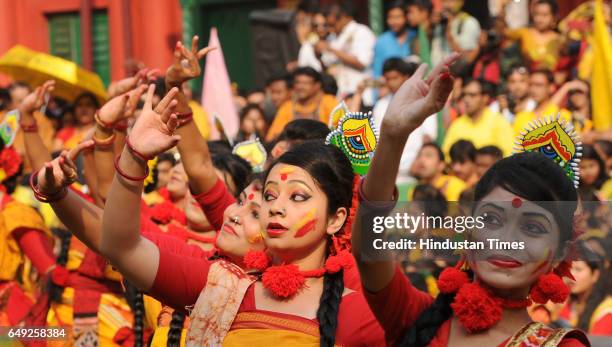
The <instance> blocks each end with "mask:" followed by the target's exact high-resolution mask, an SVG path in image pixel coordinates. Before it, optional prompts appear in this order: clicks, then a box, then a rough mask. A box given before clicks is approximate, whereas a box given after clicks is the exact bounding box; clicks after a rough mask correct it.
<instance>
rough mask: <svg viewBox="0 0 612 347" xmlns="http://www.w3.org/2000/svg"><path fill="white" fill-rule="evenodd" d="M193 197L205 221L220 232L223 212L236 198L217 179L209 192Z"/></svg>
mask: <svg viewBox="0 0 612 347" xmlns="http://www.w3.org/2000/svg"><path fill="white" fill-rule="evenodd" d="M193 197H194V198H195V200H196V201H197V202H198V204H200V207H201V208H202V211H204V214H205V215H206V219H208V222H209V223H210V225H211V226H212V227H213V229H214V230H221V227H222V226H223V212H225V209H226V208H227V207H228V206H230V205H231V204H233V203H235V202H236V198H234V196H233V195H232V194H231V193H230V192H229V190H227V187H226V186H225V183H223V181H222V180H221V179H219V178H217V182H216V183H215V185H214V186H213V187H212V188H211V189H210V190H209V191H207V192H205V193H202V194H198V195H194V196H193Z"/></svg>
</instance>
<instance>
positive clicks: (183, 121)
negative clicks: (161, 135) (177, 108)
mask: <svg viewBox="0 0 612 347" xmlns="http://www.w3.org/2000/svg"><path fill="white" fill-rule="evenodd" d="M192 120H193V115H192V114H191V113H190V114H189V116H186V117H180V118H178V119H177V121H178V124H177V126H176V127H177V128H180V127H182V126H184V125H187V124H188V123H191V121H192Z"/></svg>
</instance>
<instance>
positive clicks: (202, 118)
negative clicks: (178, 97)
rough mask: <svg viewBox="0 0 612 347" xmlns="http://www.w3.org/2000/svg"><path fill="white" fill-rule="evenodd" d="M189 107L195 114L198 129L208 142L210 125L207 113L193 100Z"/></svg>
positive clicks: (194, 119) (194, 118)
mask: <svg viewBox="0 0 612 347" xmlns="http://www.w3.org/2000/svg"><path fill="white" fill-rule="evenodd" d="M189 107H190V108H191V112H193V121H194V122H195V125H196V127H198V130H199V131H200V134H201V135H202V137H203V138H204V139H205V140H208V137H209V136H210V124H209V123H208V115H207V114H206V111H205V110H204V108H202V106H200V104H198V103H197V102H195V101H193V100H191V101H189Z"/></svg>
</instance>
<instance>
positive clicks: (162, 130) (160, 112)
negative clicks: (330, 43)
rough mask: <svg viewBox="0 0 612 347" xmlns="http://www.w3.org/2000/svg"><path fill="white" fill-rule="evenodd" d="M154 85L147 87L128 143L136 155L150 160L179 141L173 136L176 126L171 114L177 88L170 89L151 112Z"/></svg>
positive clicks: (173, 116) (176, 136)
mask: <svg viewBox="0 0 612 347" xmlns="http://www.w3.org/2000/svg"><path fill="white" fill-rule="evenodd" d="M154 92H155V85H154V84H152V85H150V86H149V90H148V91H147V97H146V100H145V105H144V108H143V109H142V112H141V113H140V116H139V117H138V119H137V120H136V123H135V124H134V127H133V128H132V132H131V133H130V143H131V145H132V146H133V148H134V149H135V150H136V151H138V153H140V154H142V155H144V156H145V157H147V158H152V157H154V156H156V155H158V154H160V153H163V152H165V151H167V150H168V149H170V148H172V147H174V146H175V145H176V143H177V142H178V141H179V140H180V138H181V137H180V136H179V135H173V133H174V130H175V129H176V126H177V124H178V122H177V118H176V114H174V113H173V111H174V108H175V107H176V104H177V101H176V100H174V98H175V97H176V95H177V94H178V88H172V89H170V91H169V92H168V94H166V96H164V98H163V99H162V100H161V101H160V102H159V103H158V104H157V106H156V107H155V110H153V106H152V102H153V93H154Z"/></svg>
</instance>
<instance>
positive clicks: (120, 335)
mask: <svg viewBox="0 0 612 347" xmlns="http://www.w3.org/2000/svg"><path fill="white" fill-rule="evenodd" d="M113 342H114V343H116V344H118V345H119V346H122V347H128V346H133V345H134V343H135V342H136V336H135V335H134V331H132V329H130V328H128V327H122V328H121V329H119V330H117V332H116V333H115V336H114V337H113Z"/></svg>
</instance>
